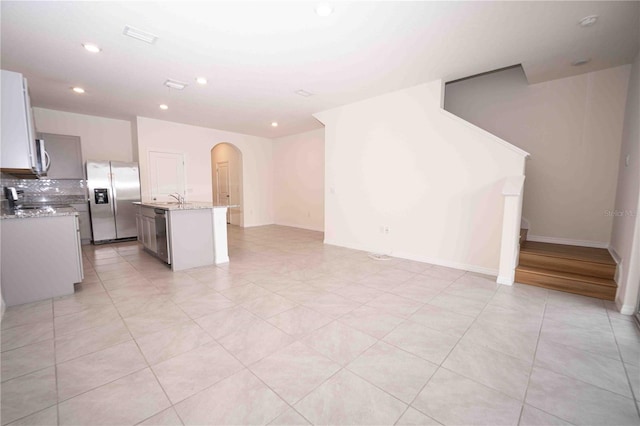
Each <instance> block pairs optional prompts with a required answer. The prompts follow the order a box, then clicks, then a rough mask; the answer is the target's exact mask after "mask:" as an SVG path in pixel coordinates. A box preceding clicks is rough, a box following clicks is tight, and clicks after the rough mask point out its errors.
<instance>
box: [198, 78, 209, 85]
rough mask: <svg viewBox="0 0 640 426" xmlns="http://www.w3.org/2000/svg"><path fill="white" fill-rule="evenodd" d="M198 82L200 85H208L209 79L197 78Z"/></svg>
mask: <svg viewBox="0 0 640 426" xmlns="http://www.w3.org/2000/svg"><path fill="white" fill-rule="evenodd" d="M196 81H197V82H198V84H207V79H206V78H204V77H198V78H196Z"/></svg>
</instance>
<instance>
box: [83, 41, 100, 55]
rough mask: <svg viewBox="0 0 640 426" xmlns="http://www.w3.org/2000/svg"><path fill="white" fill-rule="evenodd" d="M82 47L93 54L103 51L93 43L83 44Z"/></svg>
mask: <svg viewBox="0 0 640 426" xmlns="http://www.w3.org/2000/svg"><path fill="white" fill-rule="evenodd" d="M82 46H83V47H84V48H85V49H87V50H88V51H89V52H91V53H98V52H100V51H101V50H102V49H100V48H99V47H98V46H96V45H95V44H93V43H83V44H82Z"/></svg>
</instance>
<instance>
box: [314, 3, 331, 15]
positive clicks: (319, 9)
mask: <svg viewBox="0 0 640 426" xmlns="http://www.w3.org/2000/svg"><path fill="white" fill-rule="evenodd" d="M316 13H317V14H318V16H329V15H331V14H332V13H333V7H332V6H331V5H330V4H329V3H327V2H322V3H319V4H318V5H317V6H316Z"/></svg>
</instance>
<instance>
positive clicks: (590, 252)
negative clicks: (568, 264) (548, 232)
mask: <svg viewBox="0 0 640 426" xmlns="http://www.w3.org/2000/svg"><path fill="white" fill-rule="evenodd" d="M520 252H521V253H531V254H536V255H539V256H550V257H558V258H564V259H572V260H579V261H584V262H593V263H602V264H605V265H612V266H614V267H615V266H616V262H615V261H614V260H613V258H612V257H611V254H610V253H609V251H608V250H607V249H601V248H593V247H578V246H569V245H564V244H551V243H540V242H537V241H525V242H524V244H523V245H522V246H521V247H520Z"/></svg>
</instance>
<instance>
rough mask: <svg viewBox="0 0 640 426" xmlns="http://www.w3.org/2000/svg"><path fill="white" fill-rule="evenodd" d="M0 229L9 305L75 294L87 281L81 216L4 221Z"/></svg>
mask: <svg viewBox="0 0 640 426" xmlns="http://www.w3.org/2000/svg"><path fill="white" fill-rule="evenodd" d="M0 228H1V229H0V231H1V233H2V238H1V239H0V243H1V252H0V263H1V264H2V271H1V277H0V282H1V283H2V297H3V298H4V301H5V303H6V304H7V306H13V305H20V304H23V303H30V302H36V301H38V300H44V299H48V298H51V297H58V296H65V295H68V294H73V291H74V287H73V285H74V283H79V282H81V281H82V279H83V268H82V248H81V244H80V224H79V221H78V216H77V215H63V216H47V217H30V218H9V219H2V220H0Z"/></svg>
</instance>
